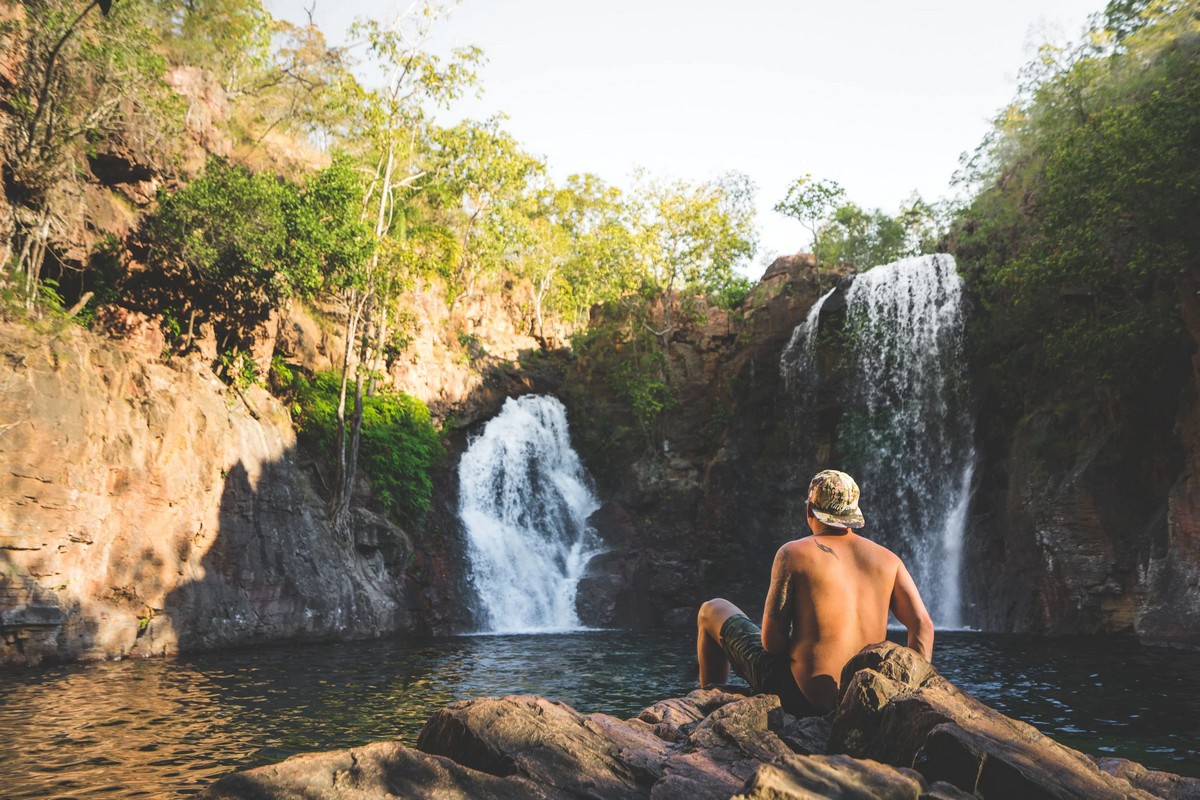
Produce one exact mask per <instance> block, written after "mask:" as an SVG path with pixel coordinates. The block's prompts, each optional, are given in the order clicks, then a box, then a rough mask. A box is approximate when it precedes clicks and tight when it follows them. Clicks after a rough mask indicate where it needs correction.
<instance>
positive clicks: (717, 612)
mask: <svg viewBox="0 0 1200 800" xmlns="http://www.w3.org/2000/svg"><path fill="white" fill-rule="evenodd" d="M737 613H740V612H739V611H738V607H737V606H735V605H734V604H733V603H731V602H729V601H728V600H725V599H722V598H720V597H714V598H713V599H712V600H706V601H704V602H703V603H701V604H700V611H699V612H698V613H697V614H696V624H697V625H698V626H699V627H701V628H703V629H705V630H708V631H712V632H713V633H714V635H715V633H716V631H718V630H720V627H721V625H723V624H725V620H727V619H729V618H730V617H732V616H733V615H734V614H737Z"/></svg>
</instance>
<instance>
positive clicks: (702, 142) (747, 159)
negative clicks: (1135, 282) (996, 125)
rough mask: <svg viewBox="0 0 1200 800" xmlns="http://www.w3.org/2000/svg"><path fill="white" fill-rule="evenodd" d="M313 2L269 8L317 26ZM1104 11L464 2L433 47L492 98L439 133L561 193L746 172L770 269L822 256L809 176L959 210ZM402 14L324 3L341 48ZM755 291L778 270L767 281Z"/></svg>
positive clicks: (752, 1) (1057, 3)
mask: <svg viewBox="0 0 1200 800" xmlns="http://www.w3.org/2000/svg"><path fill="white" fill-rule="evenodd" d="M313 3H314V0H267V5H268V8H269V9H270V10H271V12H272V13H273V14H275V15H276V16H279V17H284V18H287V19H292V20H295V21H302V20H304V19H305V18H306V17H305V14H304V8H305V7H307V6H312V5H313ZM1104 4H1105V0H1007V1H1006V2H1002V3H1001V2H987V3H982V2H978V0H907V2H897V0H844V2H840V3H838V2H831V1H830V0H825V1H824V2H821V3H814V2H811V1H810V0H791V2H781V1H779V0H742V1H741V2H740V3H734V2H729V1H728V0H727V2H724V3H717V2H714V0H690V2H686V3H685V2H677V1H676V0H586V2H585V1H584V0H463V2H462V4H461V5H459V6H458V7H457V8H456V9H455V10H454V11H453V13H452V14H451V16H450V18H449V19H448V20H445V21H443V22H442V23H440V25H439V27H438V29H437V31H436V32H435V36H434V40H433V42H432V48H433V49H434V50H435V51H439V52H447V51H448V50H449V49H450V48H451V47H455V46H461V45H471V44H473V45H477V46H479V47H481V48H482V49H483V51H484V55H485V57H486V58H487V63H486V64H485V65H484V67H483V68H482V70H481V72H480V77H481V82H482V86H483V90H484V94H483V97H482V98H481V99H479V100H476V99H474V98H466V99H464V100H462V101H460V102H459V103H457V104H456V105H455V107H454V109H453V111H451V112H447V113H445V114H444V116H443V117H442V118H441V119H440V121H442V122H445V123H447V124H448V123H450V122H453V121H455V120H457V119H459V118H462V117H472V118H476V119H483V118H486V117H488V116H491V115H492V114H494V113H496V112H504V113H505V114H507V115H508V116H509V120H508V122H507V124H506V128H507V130H509V131H510V132H511V133H512V134H513V135H514V136H515V137H516V138H517V140H518V141H520V142H521V143H522V145H523V146H524V148H525V149H526V150H527V151H528V152H530V153H532V154H534V155H537V156H540V157H542V158H544V159H545V160H546V161H547V163H548V165H549V168H550V171H551V175H552V176H553V177H554V178H555V179H556V180H561V179H562V178H565V177H566V176H567V175H570V174H572V173H576V172H594V173H596V174H598V175H599V176H600V177H601V178H603V179H604V180H605V181H606V182H608V183H611V184H615V185H618V186H621V187H623V188H628V187H630V186H631V185H632V182H633V181H632V173H633V170H634V169H635V168H637V167H644V168H645V169H647V170H648V171H649V172H650V173H651V174H652V175H655V176H660V177H664V178H683V179H686V180H689V181H702V180H708V179H711V178H715V177H717V176H718V175H720V174H721V173H723V172H727V171H730V170H736V171H739V172H744V173H746V174H748V175H749V176H750V177H751V179H753V180H754V182H755V183H756V184H757V185H758V189H759V194H758V207H759V214H758V228H759V232H760V242H759V254H760V259H762V258H765V257H766V255H767V254H770V253H776V254H785V253H793V252H797V251H800V250H806V249H808V245H809V234H808V232H807V231H806V230H805V229H804V228H803V227H801V226H800V224H799V223H797V222H795V221H793V220H790V219H788V218H786V217H783V216H782V215H779V214H777V213H775V212H774V211H772V210H771V206H773V205H774V204H775V202H777V201H778V200H779V199H781V198H782V197H783V194H784V192H785V191H786V188H787V186H788V184H789V183H790V182H791V181H792V180H793V179H794V178H797V177H799V176H801V175H804V174H805V173H812V174H813V176H814V177H817V178H830V179H833V180H836V181H838V182H839V183H841V184H842V186H844V187H845V188H846V191H847V193H848V196H849V198H850V199H851V200H854V201H855V202H857V203H858V204H859V205H861V206H863V207H865V208H868V209H870V208H876V207H878V208H882V209H884V210H885V211H888V212H889V213H895V212H896V211H897V210H898V208H899V205H900V203H901V202H902V201H903V200H904V199H906V198H907V197H908V196H909V194H911V192H912V191H913V190H914V189H915V190H917V191H919V192H920V193H921V194H922V195H923V196H924V197H925V199H927V200H930V201H933V200H937V199H939V198H941V197H947V196H949V195H950V193H951V189H950V187H949V181H950V177H951V175H952V174H953V173H954V171H955V169H956V168H957V166H958V158H959V155H960V154H961V153H963V152H964V151H971V150H974V148H975V146H976V145H977V144H978V143H979V141H980V139H981V138H982V137H983V135H984V133H986V131H987V130H988V128H989V125H990V120H991V119H992V118H993V117H994V116H995V114H996V113H997V112H998V111H999V110H1000V109H1001V108H1002V107H1003V106H1004V105H1005V104H1007V103H1008V102H1009V101H1010V100H1012V98H1013V96H1014V93H1015V91H1016V78H1017V72H1018V70H1019V69H1020V68H1021V66H1022V65H1023V64H1024V63H1025V62H1026V61H1028V60H1029V59H1030V58H1031V57H1032V55H1033V53H1034V50H1035V48H1036V46H1037V45H1038V44H1041V43H1042V42H1044V41H1048V40H1049V41H1061V40H1062V39H1064V38H1071V39H1074V38H1076V37H1077V36H1078V34H1079V33H1080V32H1081V31H1082V30H1083V28H1084V26H1085V24H1086V21H1087V16H1088V15H1089V14H1090V13H1093V12H1098V11H1101V10H1102V9H1103V7H1104ZM398 10H400V5H399V4H397V3H395V2H393V0H315V12H314V19H315V20H316V22H317V24H318V25H319V26H320V27H321V28H322V30H324V31H325V33H326V36H327V37H328V38H329V39H330V41H334V42H336V41H340V40H341V39H342V35H343V33H344V31H345V30H346V28H347V27H348V26H349V24H350V22H351V21H352V20H353V19H354V17H356V16H362V15H370V16H375V17H378V18H384V17H388V16H390V15H394V14H395V13H396V12H397V11H398ZM750 272H751V274H752V275H753V276H757V275H758V274H759V273H760V272H761V266H752V267H751V269H750Z"/></svg>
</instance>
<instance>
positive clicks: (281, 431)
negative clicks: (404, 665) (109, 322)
mask: <svg viewBox="0 0 1200 800" xmlns="http://www.w3.org/2000/svg"><path fill="white" fill-rule="evenodd" d="M129 324H130V325H132V326H133V327H134V328H135V329H136V330H134V331H133V332H132V333H131V334H130V336H131V338H130V339H127V340H125V341H123V342H120V343H117V342H114V341H111V340H106V339H104V338H102V337H99V336H96V335H95V334H91V333H88V332H86V331H83V330H80V329H78V328H74V327H69V328H67V329H66V330H62V331H60V332H57V333H46V332H44V331H43V332H35V331H33V330H32V329H31V328H30V327H28V326H25V325H19V324H12V323H0V465H2V466H0V636H2V637H3V638H2V640H0V664H17V665H20V664H31V663H36V662H38V661H40V660H43V659H47V658H49V659H75V658H84V659H95V658H113V657H120V656H146V655H156V654H162V653H173V652H179V651H186V650H199V649H208V648H215V647H221V646H230V645H235V644H247V643H253V642H262V641H269V640H275V639H283V638H292V639H295V638H311V639H320V638H352V637H368V636H378V635H381V634H383V633H387V632H392V631H397V630H405V629H409V628H411V627H412V626H413V625H414V619H413V614H412V611H411V609H410V605H412V602H411V601H410V598H409V594H408V590H407V589H406V583H405V574H404V569H405V566H406V565H407V564H408V562H409V560H410V558H411V554H412V545H411V543H410V542H409V540H408V538H407V537H406V536H405V534H404V533H403V532H402V531H400V530H398V529H397V528H395V526H393V525H392V524H390V523H389V522H387V521H386V520H384V519H382V518H379V517H376V516H375V515H372V514H370V513H369V512H365V511H360V512H356V516H355V524H354V526H353V528H354V531H353V537H352V540H351V541H342V540H339V539H337V538H336V537H334V536H333V535H332V534H331V532H330V530H329V528H328V527H327V525H326V524H325V517H324V511H323V508H322V503H321V501H320V499H319V498H317V497H316V496H315V494H314V492H313V491H312V489H311V488H310V485H309V482H308V479H307V477H306V476H305V475H304V473H303V470H302V469H301V468H300V467H299V466H298V464H297V463H296V454H295V433H294V430H293V428H292V425H291V420H290V418H289V416H288V413H287V411H286V410H285V409H284V407H283V406H282V405H281V404H280V403H279V402H278V401H276V400H275V399H274V398H272V397H270V396H269V395H268V394H267V393H266V392H265V390H262V389H260V388H258V387H250V388H248V389H246V390H245V391H241V392H239V391H237V390H233V389H230V388H228V387H226V386H225V385H224V384H222V383H221V382H220V381H218V380H217V379H216V377H215V376H214V375H213V374H212V372H211V371H210V370H209V368H208V367H207V365H205V364H203V363H202V362H201V361H199V360H198V359H176V360H173V361H172V362H171V363H170V364H164V363H162V362H161V361H159V359H158V354H159V352H160V351H161V340H160V339H158V340H156V339H155V336H154V334H156V333H157V327H156V326H154V325H152V324H142V325H140V326H138V325H137V320H136V319H134V320H131V321H129ZM137 330H141V331H143V334H142V335H141V336H139V335H138V334H137ZM140 340H141V341H142V344H143V345H144V346H145V347H146V348H147V349H138V348H137V347H136V346H134V343H135V342H137V341H140ZM156 347H157V348H159V349H154V348H156ZM151 350H153V352H151Z"/></svg>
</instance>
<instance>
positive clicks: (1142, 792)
mask: <svg viewBox="0 0 1200 800" xmlns="http://www.w3.org/2000/svg"><path fill="white" fill-rule="evenodd" d="M843 685H844V686H845V687H846V688H845V691H844V693H843V696H842V699H841V702H840V704H839V706H838V708H837V710H836V711H835V712H834V713H832V714H830V715H829V716H828V717H823V718H820V717H818V718H807V719H797V718H795V717H792V716H791V715H789V714H787V713H785V712H784V711H783V710H782V709H781V708H780V707H779V701H778V698H776V697H774V696H773V695H757V696H750V697H747V696H743V695H740V694H731V693H729V692H727V691H724V690H722V689H721V688H712V687H710V688H706V689H701V690H696V691H694V692H691V693H690V694H688V695H687V696H686V697H680V698H672V699H669V700H664V701H662V702H660V703H656V704H655V705H653V706H651V707H650V708H647V709H645V710H644V711H643V712H642V713H641V714H639V715H638V716H637V717H636V718H634V719H629V720H618V719H615V718H613V717H609V716H606V715H604V714H580V713H578V712H576V711H575V710H573V709H572V708H570V707H568V706H566V705H563V704H562V703H557V702H553V701H551V700H547V699H545V698H542V697H534V696H510V697H502V698H484V699H478V700H468V701H461V702H458V703H454V704H451V705H450V706H447V707H446V708H444V709H442V710H440V711H438V712H436V713H434V715H433V716H432V717H431V718H430V719H429V721H428V722H427V723H426V724H425V727H424V728H423V729H422V731H421V734H420V736H419V739H418V743H417V749H415V750H414V749H410V748H407V747H404V746H402V745H399V744H397V743H394V742H379V743H376V744H372V745H368V746H366V747H360V748H354V749H352V750H345V751H340V752H336V753H326V754H315V755H305V756H297V757H294V758H291V759H288V760H287V761H284V762H282V763H280V764H276V765H273V766H269V767H260V768H258V769H253V770H249V771H246V772H243V773H238V774H235V775H231V776H228V777H226V778H223V779H221V780H220V781H218V782H217V783H216V784H215V785H214V786H212V787H211V788H210V789H209V790H208V791H207V792H206V793H205V794H204V795H203V797H204V798H207V800H249V798H260V797H273V798H285V797H287V798H290V797H295V798H301V797H303V798H331V799H332V798H364V800H365V798H383V797H411V798H435V797H436V798H459V797H481V798H507V797H531V798H585V797H586V798H653V799H654V800H710V799H711V800H718V798H719V799H720V800H725V798H737V799H738V800H750V798H756V799H757V800H767V799H768V798H770V799H771V800H786V799H788V798H818V797H821V798H836V797H841V798H868V797H869V798H896V799H897V800H899V799H900V798H905V799H908V800H918V798H920V799H927V800H934V799H935V798H936V799H937V800H953V799H955V798H969V797H1004V798H1008V797H1014V798H1015V797H1020V798H1058V799H1060V800H1066V799H1067V798H1080V800H1083V799H1084V798H1087V799H1088V800H1092V799H1093V798H1126V799H1127V800H1148V799H1149V798H1153V797H1165V798H1176V800H1185V799H1186V798H1194V797H1197V796H1198V793H1200V780H1197V779H1190V778H1181V777H1180V776H1177V775H1169V774H1167V773H1162V772H1153V771H1150V770H1146V769H1145V768H1144V767H1141V766H1140V765H1138V764H1135V763H1133V762H1129V761H1123V760H1121V759H1106V760H1104V761H1102V762H1100V763H1099V764H1098V763H1097V762H1095V761H1093V760H1092V759H1091V758H1089V757H1088V756H1085V755H1083V754H1081V753H1078V752H1076V751H1074V750H1071V749H1070V748H1067V747H1064V746H1062V745H1060V744H1058V743H1056V742H1054V741H1052V740H1050V739H1048V738H1047V737H1045V736H1042V735H1041V734H1039V733H1038V732H1037V731H1035V730H1034V729H1033V728H1031V727H1030V726H1028V725H1025V724H1024V723H1021V722H1018V721H1016V720H1012V719H1009V718H1007V717H1005V716H1003V715H1001V714H999V713H998V712H996V711H993V710H991V709H990V708H988V707H986V706H984V705H982V704H981V703H979V702H977V701H976V700H974V699H973V698H971V697H970V696H968V695H966V694H963V693H962V692H960V691H959V690H958V689H956V688H955V687H954V686H953V685H951V684H950V683H948V682H947V681H945V680H944V679H943V678H941V676H939V675H938V674H937V672H936V671H935V670H934V669H933V667H932V666H931V665H930V664H929V663H928V662H926V661H924V660H923V659H921V658H920V657H919V656H917V655H916V654H915V653H913V652H912V651H910V650H907V649H906V648H903V647H900V646H899V645H895V644H891V643H885V644H882V645H873V646H872V647H870V648H867V649H866V650H864V651H863V652H862V653H861V654H860V655H859V656H857V657H856V658H855V659H854V660H852V661H851V662H850V664H848V665H847V667H846V672H845V673H844V675H843Z"/></svg>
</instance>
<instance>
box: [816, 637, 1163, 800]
mask: <svg viewBox="0 0 1200 800" xmlns="http://www.w3.org/2000/svg"><path fill="white" fill-rule="evenodd" d="M841 685H842V686H843V687H844V688H843V694H842V698H841V701H840V702H839V704H838V708H837V711H836V715H835V717H834V721H833V729H832V731H831V734H830V738H829V752H831V753H844V754H847V755H850V756H854V757H855V758H869V759H875V760H878V761H882V762H884V763H887V764H891V765H893V766H897V767H906V768H908V767H911V768H915V769H916V770H918V771H919V772H920V773H921V774H922V775H924V776H925V778H926V779H927V780H930V781H945V782H947V783H950V784H953V785H954V786H957V787H958V788H960V789H962V790H964V791H966V792H971V793H975V794H978V795H979V796H982V797H1021V798H1043V797H1044V798H1068V797H1071V798H1149V797H1152V796H1153V795H1152V794H1150V793H1149V792H1147V791H1145V790H1142V789H1138V788H1135V787H1134V786H1132V785H1131V784H1130V782H1129V781H1127V780H1123V779H1120V778H1116V777H1114V776H1113V775H1110V774H1108V773H1106V772H1104V771H1102V770H1100V769H1099V768H1097V766H1096V764H1095V763H1094V762H1093V761H1092V760H1091V759H1089V758H1088V757H1087V756H1085V755H1083V754H1082V753H1079V752H1078V751H1075V750H1072V749H1071V748H1069V747H1065V746H1064V745H1061V744H1059V743H1057V742H1055V741H1054V740H1052V739H1050V738H1048V737H1046V736H1044V735H1042V734H1041V733H1039V732H1038V731H1037V730H1036V729H1035V728H1033V726H1031V725H1027V724H1025V723H1023V722H1019V721H1017V720H1014V719H1010V718H1009V717H1006V716H1004V715H1003V714H1000V713H999V712H997V711H993V710H992V709H990V708H988V707H987V706H985V705H984V704H982V703H980V702H979V701H978V700H976V699H975V698H973V697H971V696H970V695H968V694H966V693H965V692H962V691H960V690H959V689H958V688H957V687H955V686H954V685H953V684H951V683H950V682H949V681H947V680H946V679H944V678H942V677H941V676H940V675H939V674H938V673H937V671H936V670H934V669H933V667H932V666H930V665H928V664H927V663H926V662H924V660H923V659H921V658H920V657H919V656H918V655H917V654H916V653H915V652H913V651H912V650H909V649H908V648H906V647H902V646H900V645H898V644H894V643H892V642H886V643H883V644H878V645H872V646H870V647H868V648H867V649H865V650H864V651H863V652H862V653H860V654H859V655H857V656H855V657H854V658H853V659H851V660H850V662H849V663H848V664H847V665H846V668H845V670H844V671H843V673H842V684H841Z"/></svg>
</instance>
